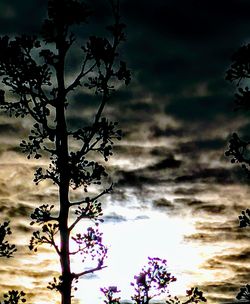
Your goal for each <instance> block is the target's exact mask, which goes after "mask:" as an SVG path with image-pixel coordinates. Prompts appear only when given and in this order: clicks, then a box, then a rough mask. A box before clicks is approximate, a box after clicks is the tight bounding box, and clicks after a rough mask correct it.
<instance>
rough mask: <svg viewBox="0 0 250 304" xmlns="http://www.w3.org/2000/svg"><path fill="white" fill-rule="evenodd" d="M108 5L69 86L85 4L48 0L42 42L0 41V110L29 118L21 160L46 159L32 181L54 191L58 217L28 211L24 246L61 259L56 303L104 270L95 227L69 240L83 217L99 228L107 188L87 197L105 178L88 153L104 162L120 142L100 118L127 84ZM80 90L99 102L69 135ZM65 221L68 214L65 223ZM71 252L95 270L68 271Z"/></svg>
mask: <svg viewBox="0 0 250 304" xmlns="http://www.w3.org/2000/svg"><path fill="white" fill-rule="evenodd" d="M109 2H110V5H111V9H112V13H113V17H114V23H113V24H112V25H110V26H108V27H107V31H108V35H109V36H108V38H102V37H97V36H90V37H89V38H88V40H87V42H86V43H85V44H84V45H83V46H82V47H81V48H80V51H81V53H80V55H79V56H81V57H82V62H81V65H80V66H79V70H78V71H75V72H76V76H75V78H74V79H72V81H71V83H67V81H66V80H65V72H66V68H65V67H66V64H67V56H68V55H69V53H70V50H71V49H72V48H74V47H76V44H75V40H76V35H75V34H74V33H73V30H74V28H75V26H76V25H82V24H84V23H86V22H87V20H88V17H89V16H90V14H91V11H90V9H89V7H88V6H87V5H86V4H84V2H82V1H80V0H48V18H47V19H46V20H45V21H44V23H43V26H42V30H41V38H38V37H36V36H27V35H22V36H20V37H15V38H9V37H7V36H4V37H1V38H0V76H1V80H2V84H3V89H4V90H8V91H10V93H11V94H5V92H4V91H3V90H1V92H0V93H1V94H0V108H1V109H2V110H5V111H6V112H7V113H8V114H9V115H10V116H12V115H14V116H16V117H22V118H24V117H26V116H29V117H31V118H32V119H33V121H34V124H33V127H32V128H31V131H30V135H29V138H28V140H23V141H22V142H21V148H22V150H23V152H24V153H26V154H27V157H28V158H30V157H34V158H36V159H39V158H40V157H41V156H42V155H45V154H47V155H48V156H49V158H50V164H49V166H48V168H47V169H44V168H42V167H39V168H38V169H37V170H36V172H35V177H34V182H35V183H36V184H38V183H39V182H41V181H43V180H51V181H52V182H53V183H54V184H55V185H57V187H58V193H59V194H58V196H59V202H58V203H59V214H58V215H53V214H54V213H53V210H52V209H53V207H54V206H53V205H52V206H50V205H47V204H44V205H42V206H40V207H38V208H36V209H35V210H34V212H33V213H32V215H31V218H32V224H39V225H41V227H42V228H41V230H39V231H36V232H34V233H33V236H32V238H31V241H30V246H29V247H30V249H31V250H34V251H37V248H38V247H39V246H40V245H41V244H49V245H51V246H52V247H54V249H55V251H56V253H57V254H58V257H59V260H60V265H61V275H60V276H59V277H58V278H54V279H53V281H52V282H51V283H50V284H49V288H50V289H55V290H57V291H59V292H60V293H61V303H62V304H70V303H71V298H72V293H71V290H72V284H73V283H74V282H75V281H77V279H78V278H79V277H80V276H83V275H86V274H88V273H93V272H95V271H99V270H101V269H103V268H104V267H105V265H104V259H105V257H106V253H107V248H106V247H105V246H104V245H103V244H102V235H101V234H100V233H99V231H98V229H97V228H96V229H94V228H88V229H87V232H86V233H84V234H80V233H79V234H76V235H75V236H74V234H73V230H74V228H75V226H76V225H77V224H78V223H79V222H80V221H81V220H82V219H85V218H87V219H91V220H93V221H95V223H98V221H99V220H100V217H101V215H102V208H101V204H100V202H99V201H98V199H99V198H100V197H102V196H103V195H104V194H106V193H109V192H110V191H111V190H112V185H110V186H108V187H107V188H105V189H102V190H101V191H100V192H99V193H98V194H97V195H96V196H92V197H90V196H88V193H87V192H88V188H89V186H91V185H100V184H101V183H102V180H103V178H105V177H107V173H106V171H105V168H104V166H103V165H102V164H101V163H98V162H97V161H94V160H93V155H92V156H90V154H91V153H92V154H93V152H94V153H97V154H98V155H102V157H103V159H104V160H105V161H107V160H108V158H109V156H110V155H112V146H113V141H114V140H116V139H120V138H121V131H120V130H119V129H117V124H116V123H113V122H111V121H109V120H108V119H107V118H105V117H103V109H104V107H105V105H106V103H107V102H108V100H109V99H110V96H111V94H112V92H113V91H114V90H115V87H116V85H117V84H118V83H119V82H125V84H128V83H129V81H130V72H129V71H128V70H127V67H126V64H125V62H123V61H120V60H118V58H119V56H118V55H119V54H118V47H119V45H120V43H121V42H123V41H124V40H125V35H124V28H125V25H124V24H123V23H121V21H120V14H119V0H110V1H109ZM81 86H84V87H85V88H86V90H89V91H91V92H93V93H94V94H96V95H97V96H98V97H99V100H100V104H99V107H98V109H97V111H96V114H95V117H94V119H93V123H92V124H91V125H89V126H84V127H83V128H80V129H77V130H69V128H68V126H67V106H68V104H70V103H71V100H70V94H71V93H72V92H73V91H74V90H75V89H79V88H80V87H81ZM69 140H75V141H76V142H77V144H78V148H76V147H74V148H71V147H70V146H69ZM80 187H83V188H84V191H85V193H86V195H85V197H82V198H81V199H80V200H79V201H71V200H70V195H69V194H70V189H77V188H80ZM70 217H74V220H73V222H72V223H70V222H69V219H70ZM3 229H4V227H3ZM5 232H6V229H5ZM7 233H8V230H7ZM58 236H59V238H58ZM71 239H72V240H73V241H74V242H75V243H76V246H77V249H76V250H75V251H74V252H71V250H70V240H71ZM3 246H5V247H3V249H4V248H5V249H6V250H9V249H10V250H11V249H12V250H14V248H9V247H8V244H5V245H3ZM75 254H81V255H82V260H83V263H84V262H85V260H86V257H87V256H91V258H92V260H93V261H95V262H96V266H95V267H93V268H91V269H87V270H86V268H85V270H84V268H83V269H82V270H81V271H79V272H78V273H73V272H72V271H71V257H72V256H73V255H75ZM84 266H85V265H84ZM86 266H87V265H86ZM86 266H85V267H86ZM10 296H11V295H10ZM13 303H14V302H13Z"/></svg>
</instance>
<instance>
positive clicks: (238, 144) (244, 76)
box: [225, 44, 250, 302]
mask: <svg viewBox="0 0 250 304" xmlns="http://www.w3.org/2000/svg"><path fill="white" fill-rule="evenodd" d="M249 79H250V44H247V45H243V46H242V47H240V48H239V49H238V51H236V52H235V53H234V55H233V56H232V64H231V67H230V68H229V70H228V71H227V74H226V80H229V81H230V82H233V83H236V86H237V92H236V94H235V104H236V108H235V110H243V111H245V112H248V111H249V110H250V91H249V88H248V87H247V86H244V82H245V81H246V80H249ZM249 149H250V142H249V141H248V140H246V139H242V138H240V136H239V135H238V134H236V133H234V134H233V135H232V138H231V139H230V141H229V145H228V150H227V151H226V152H225V155H226V156H228V157H230V158H231V162H232V163H239V164H240V165H241V167H242V169H243V170H244V171H245V172H246V175H247V178H250V150H249ZM239 224H240V227H241V228H245V227H247V226H250V210H249V209H246V210H243V211H242V212H241V215H240V216H239ZM249 288H250V285H248V284H247V285H246V286H245V287H242V288H241V289H240V292H239V293H238V295H237V296H236V299H238V300H244V301H247V302H249V300H250V289H249Z"/></svg>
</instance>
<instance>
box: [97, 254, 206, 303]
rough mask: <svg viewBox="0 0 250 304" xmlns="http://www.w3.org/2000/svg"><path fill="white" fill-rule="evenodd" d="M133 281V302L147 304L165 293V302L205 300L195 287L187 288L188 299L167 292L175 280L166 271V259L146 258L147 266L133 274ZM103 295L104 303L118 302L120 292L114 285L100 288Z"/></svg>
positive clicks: (197, 301)
mask: <svg viewBox="0 0 250 304" xmlns="http://www.w3.org/2000/svg"><path fill="white" fill-rule="evenodd" d="M134 279H135V281H134V282H132V283H131V285H132V286H133V287H134V295H133V296H131V300H132V302H133V303H134V304H149V303H150V301H151V300H152V299H153V298H155V297H157V296H159V295H162V294H165V293H167V294H168V295H167V301H166V303H167V304H188V303H199V302H206V301H207V300H206V298H205V297H204V296H203V293H202V291H199V290H198V288H197V287H195V288H191V289H190V290H187V294H186V297H187V298H188V300H186V301H184V302H181V300H180V299H179V298H178V297H172V296H171V295H170V294H169V290H168V287H169V284H170V283H172V282H175V281H176V278H175V277H174V276H173V275H172V274H171V273H170V272H169V271H168V267H167V261H166V260H162V259H160V258H150V257H149V258H148V264H147V266H144V267H143V268H142V270H141V272H140V273H139V274H138V275H135V276H134ZM101 291H102V293H103V295H104V296H105V298H106V299H105V300H104V303H105V304H120V303H121V302H120V300H121V298H120V297H119V296H117V294H118V293H119V292H120V290H118V288H117V287H116V286H110V287H108V288H102V289H101Z"/></svg>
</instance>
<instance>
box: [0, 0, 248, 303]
mask: <svg viewBox="0 0 250 304" xmlns="http://www.w3.org/2000/svg"><path fill="white" fill-rule="evenodd" d="M87 2H88V3H90V5H91V6H92V7H93V8H94V11H95V14H94V15H93V16H92V17H91V18H90V21H89V24H87V25H86V27H84V28H83V29H82V30H79V31H78V34H79V39H80V40H82V41H84V39H85V38H84V37H86V35H92V34H95V33H98V34H102V33H104V30H103V28H104V25H105V24H107V23H108V22H109V14H110V13H109V11H108V9H107V2H106V1H104V0H92V1H90V0H88V1H87ZM45 3H46V1H43V0H32V1H31V0H26V1H25V2H24V1H23V2H22V1H18V0H13V1H7V0H0V34H1V35H6V34H8V35H10V36H13V35H15V34H22V33H30V34H33V33H35V32H37V31H38V29H39V23H40V21H41V19H42V18H43V16H44V14H45V7H46V5H45ZM249 11H250V2H249V1H247V0H232V1H226V0H220V1H213V0H211V1H207V0H204V1H196V0H190V1H185V0H175V1H174V0H164V1H161V0H154V1H147V0H144V1H142V0H137V1H132V0H122V1H121V13H122V17H123V20H124V22H125V23H126V25H127V28H126V34H127V41H126V42H125V43H124V45H123V46H122V48H121V50H120V53H121V56H122V58H123V60H125V61H126V62H127V64H128V66H129V68H130V69H131V73H132V81H131V84H130V85H129V86H128V87H125V86H124V87H123V86H122V87H121V88H119V90H117V92H116V93H115V94H114V96H113V98H112V99H111V100H110V103H109V104H108V105H107V107H106V109H105V115H106V116H107V117H109V118H110V119H113V120H114V121H118V122H119V125H120V126H121V128H122V130H123V133H124V138H123V140H122V141H121V142H118V143H117V144H116V145H115V149H114V156H113V157H112V158H111V159H110V161H109V162H108V163H107V164H106V166H107V169H108V170H109V172H110V174H111V176H112V179H113V181H114V182H115V189H114V193H113V194H112V195H110V196H108V197H106V198H105V199H104V200H103V204H104V211H105V212H104V219H105V222H104V224H103V232H104V236H105V235H106V236H107V237H106V239H107V242H108V244H109V246H110V250H109V251H110V253H109V259H108V260H110V264H109V270H108V272H105V271H106V270H105V271H104V272H103V274H98V275H97V277H91V278H88V279H87V280H83V281H81V282H80V283H79V284H80V286H82V287H81V288H80V289H79V290H80V291H78V292H77V294H76V302H77V303H78V302H79V303H81V301H83V300H81V299H83V298H84V295H83V293H84V292H83V291H84V289H87V290H89V289H88V288H93V286H95V284H96V286H98V284H99V283H100V281H101V282H110V284H111V283H112V284H114V283H115V282H113V281H110V278H114V277H115V276H117V275H118V276H119V278H117V279H116V280H115V281H116V282H118V283H120V284H121V285H122V286H123V288H124V289H126V287H125V285H126V283H127V284H128V285H129V277H130V278H131V280H132V279H133V275H134V274H135V273H136V271H137V272H138V271H140V268H141V267H142V266H143V265H144V264H145V261H146V259H147V256H148V255H161V256H160V257H162V258H166V259H167V260H168V263H169V267H170V269H171V271H172V272H173V274H175V275H176V277H177V282H176V284H178V281H179V282H180V283H179V285H177V287H176V288H175V289H174V290H173V292H176V293H178V292H181V293H182V294H183V292H185V290H186V289H187V288H188V287H191V286H193V285H194V284H195V285H197V286H199V287H200V289H201V290H203V291H204V294H205V295H206V296H207V298H208V299H209V303H225V302H230V301H232V300H233V299H234V297H235V295H236V294H237V291H238V290H239V288H240V286H242V285H245V284H246V283H248V282H249V270H250V247H249V231H248V230H247V229H245V230H242V229H239V228H238V220H237V218H238V215H239V214H240V212H241V210H242V209H244V208H246V207H248V206H249V199H248V198H249V195H250V188H249V184H248V183H249V182H248V180H247V179H246V176H245V175H244V172H242V171H241V169H240V168H238V167H237V166H235V165H231V164H230V161H229V159H228V158H226V157H225V156H224V151H225V150H226V147H227V142H228V139H229V137H230V134H232V132H234V131H238V132H239V134H241V135H242V136H245V137H246V138H247V137H249V134H250V124H249V118H248V116H247V115H246V114H244V113H241V112H235V111H234V103H233V99H234V97H233V95H234V90H235V87H234V86H233V85H232V84H229V83H227V81H226V80H225V73H226V70H227V69H228V68H229V65H230V62H231V56H232V54H233V53H234V51H236V50H237V49H238V48H239V47H240V46H241V45H243V44H245V43H248V41H249V39H250V15H249ZM77 54H78V53H77V52H76V53H73V54H72V59H70V60H69V63H68V73H69V75H71V74H73V70H74V69H75V68H77V64H78V58H77ZM97 105H98V104H97V101H96V99H95V98H94V97H92V96H90V95H89V94H88V92H86V90H80V91H79V92H77V93H76V94H75V95H74V96H73V97H72V101H71V103H70V106H69V110H68V125H69V126H70V127H72V128H75V127H79V126H82V125H84V124H86V123H88V122H89V120H90V119H91V117H92V115H93V113H94V112H95V109H96V107H97ZM29 126H30V121H27V120H16V119H14V118H9V117H7V116H5V115H4V114H1V115H0V143H1V145H0V184H1V188H0V210H1V218H2V219H6V218H13V220H12V227H13V230H14V231H15V233H14V234H13V241H15V242H16V243H17V245H18V249H19V250H18V252H17V254H16V257H15V258H13V259H11V260H8V261H7V262H6V261H5V260H4V261H2V262H1V261H0V273H1V277H0V286H1V290H2V289H9V288H20V286H21V287H23V288H24V289H25V291H26V292H27V293H28V294H29V297H30V300H31V301H33V303H41V304H42V303H45V302H46V301H47V298H48V294H49V297H50V300H51V303H52V302H53V301H54V300H56V299H58V297H57V295H56V294H53V295H52V294H51V293H48V291H47V290H46V286H47V282H48V280H49V278H50V277H52V276H53V275H55V274H56V271H58V264H57V262H56V259H55V258H52V256H53V255H52V253H51V250H50V249H49V248H43V249H41V250H40V251H39V253H37V254H31V253H30V252H29V250H28V249H27V245H26V244H27V243H28V242H29V237H30V234H31V231H32V229H33V228H32V229H31V228H30V226H29V221H30V220H29V218H28V217H29V215H30V213H31V212H32V209H33V208H34V207H36V206H37V204H43V203H46V202H48V201H49V202H53V201H56V199H57V191H56V189H55V188H54V187H53V186H52V185H50V184H48V183H43V184H41V185H39V186H38V187H36V186H35V185H33V184H32V179H33V171H34V169H35V168H36V166H37V165H38V163H37V161H35V160H27V159H26V158H25V156H24V155H23V154H22V153H21V152H20V149H19V142H20V140H21V139H23V138H24V137H25V136H27V134H28V129H29ZM42 161H43V162H44V163H46V159H44V160H42ZM121 240H123V241H122V242H121ZM119 250H120V251H119ZM122 252H123V253H124V252H126V256H125V257H124V256H121V254H122ZM124 259H125V260H126V262H125V263H123V260H124ZM128 262H129V265H130V267H127V264H128ZM78 263H79V262H77V261H76V262H75V267H78V266H79V265H78ZM111 264H113V266H112V265H111ZM122 264H123V266H122ZM124 265H126V267H125V266H124ZM112 267H113V268H112ZM119 267H120V268H119ZM128 268H129V269H128ZM41 269H44V271H43V272H41ZM117 269H118V270H117ZM119 274H120V275H119ZM98 279H99V281H98ZM95 280H96V281H95ZM98 282H99V283H98ZM91 286H92V287H91ZM129 292H130V290H129V287H128V291H127V293H126V292H125V294H124V296H125V298H127V299H128V293H129ZM37 294H39V297H38V296H37ZM88 301H89V302H88ZM84 303H86V304H90V303H91V299H85V302H84ZM92 303H93V301H92Z"/></svg>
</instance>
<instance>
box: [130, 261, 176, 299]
mask: <svg viewBox="0 0 250 304" xmlns="http://www.w3.org/2000/svg"><path fill="white" fill-rule="evenodd" d="M134 279H135V282H132V283H131V285H132V286H134V290H135V294H134V295H133V296H132V297H131V298H132V300H133V301H135V303H136V304H144V303H148V302H149V301H150V300H151V299H152V298H154V297H156V296H158V295H160V294H162V293H164V292H166V291H167V288H168V285H169V284H170V283H171V282H174V281H176V278H175V277H174V276H172V274H171V273H170V272H168V270H167V261H166V260H162V259H159V258H150V257H148V265H147V266H145V267H143V268H142V271H141V272H140V273H139V275H136V276H135V277H134Z"/></svg>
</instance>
